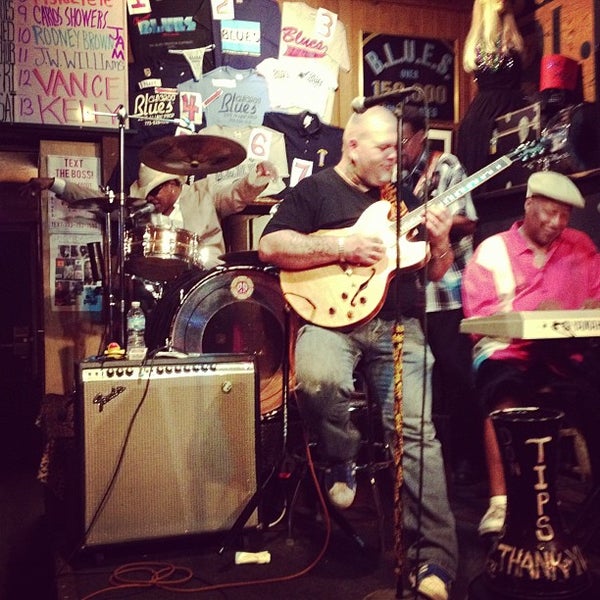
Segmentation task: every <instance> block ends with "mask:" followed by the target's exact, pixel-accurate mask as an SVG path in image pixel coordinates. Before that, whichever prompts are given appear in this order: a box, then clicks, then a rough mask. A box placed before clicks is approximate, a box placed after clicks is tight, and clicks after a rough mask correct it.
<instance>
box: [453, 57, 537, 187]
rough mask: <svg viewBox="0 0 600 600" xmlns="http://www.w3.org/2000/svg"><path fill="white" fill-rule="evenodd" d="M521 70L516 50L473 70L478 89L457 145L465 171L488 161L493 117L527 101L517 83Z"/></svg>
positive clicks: (489, 159)
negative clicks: (495, 61)
mask: <svg viewBox="0 0 600 600" xmlns="http://www.w3.org/2000/svg"><path fill="white" fill-rule="evenodd" d="M521 71H522V65H521V59H520V57H519V55H518V54H516V53H510V54H508V55H506V56H505V57H503V58H500V59H499V61H498V64H496V65H486V66H484V67H481V68H479V69H478V70H477V71H475V73H474V75H475V79H476V81H477V86H478V91H477V95H476V96H475V97H474V98H473V101H472V102H471V104H470V105H469V108H468V109H467V112H466V114H465V116H464V118H463V119H462V121H461V122H460V126H459V128H458V141H457V148H456V155H457V156H458V158H459V159H460V162H461V163H462V165H463V167H464V168H465V171H466V172H467V174H468V175H472V174H473V173H475V172H476V171H477V170H478V169H481V168H482V167H485V166H486V165H487V164H489V163H490V162H491V158H490V138H491V137H492V132H493V130H494V126H495V119H496V118H497V117H499V116H501V115H503V114H505V113H508V112H512V111H515V110H518V109H520V108H523V107H524V106H525V105H526V104H527V102H526V100H525V98H524V96H523V93H522V91H521V87H520V86H521Z"/></svg>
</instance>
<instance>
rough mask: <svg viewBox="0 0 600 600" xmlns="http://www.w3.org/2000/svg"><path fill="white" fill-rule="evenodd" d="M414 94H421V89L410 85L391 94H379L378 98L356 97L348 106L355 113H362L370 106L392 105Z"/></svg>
mask: <svg viewBox="0 0 600 600" xmlns="http://www.w3.org/2000/svg"><path fill="white" fill-rule="evenodd" d="M415 92H419V94H422V93H423V88H421V87H420V86H417V85H412V86H410V87H406V88H404V89H403V90H395V91H393V92H387V93H385V94H380V95H379V96H367V97H366V98H365V96H357V97H356V98H354V100H352V102H351V103H350V106H351V107H352V110H353V111H354V112H355V113H363V112H365V110H367V109H368V108H371V106H377V105H378V104H393V103H394V102H399V101H400V100H404V98H406V97H407V96H410V95H411V94H414V93H415Z"/></svg>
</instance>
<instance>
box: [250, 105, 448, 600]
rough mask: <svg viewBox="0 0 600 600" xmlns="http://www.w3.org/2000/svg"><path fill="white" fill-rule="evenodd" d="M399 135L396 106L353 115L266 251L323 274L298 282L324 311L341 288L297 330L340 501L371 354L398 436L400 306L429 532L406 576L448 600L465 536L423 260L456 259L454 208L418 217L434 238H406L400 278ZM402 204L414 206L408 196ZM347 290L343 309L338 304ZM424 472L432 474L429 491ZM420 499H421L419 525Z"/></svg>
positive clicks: (413, 464) (349, 474)
mask: <svg viewBox="0 0 600 600" xmlns="http://www.w3.org/2000/svg"><path fill="white" fill-rule="evenodd" d="M397 142H398V135H397V121H396V117H395V116H394V114H393V113H392V112H391V111H389V110H388V109H386V108H384V107H381V106H375V107H372V108H370V109H368V110H366V111H365V112H364V113H362V114H354V115H352V116H351V118H350V120H349V122H348V125H347V127H346V129H345V131H344V135H343V142H342V143H343V146H342V158H341V160H340V161H339V163H338V164H337V165H336V166H335V167H334V168H329V169H324V170H321V171H319V172H318V173H316V174H315V175H312V176H310V177H307V178H305V179H303V180H301V181H300V182H299V183H298V185H296V186H295V187H294V188H292V189H291V190H290V192H289V194H288V195H287V196H286V198H285V199H284V200H283V202H282V203H281V204H280V206H279V209H278V211H277V212H276V214H275V215H274V216H273V218H272V219H271V221H270V222H269V223H268V224H267V227H266V229H265V231H264V234H263V237H262V238H261V240H260V244H259V255H260V258H261V259H262V260H263V261H265V262H269V263H273V264H275V265H277V266H279V267H280V268H281V269H283V270H284V271H285V272H286V273H289V274H291V275H292V276H293V275H298V276H299V277H305V275H307V277H306V279H307V280H308V279H310V275H311V274H314V275H316V277H314V278H313V281H316V284H315V285H314V286H312V287H313V289H311V290H310V292H309V293H308V294H307V293H305V292H304V291H303V290H302V285H301V286H300V287H299V288H298V292H297V296H298V300H299V303H300V304H302V305H306V306H307V307H308V309H307V310H308V311H309V316H311V315H313V316H314V312H313V313H311V312H310V311H311V310H313V307H314V308H317V307H316V305H317V304H318V303H320V300H319V299H318V293H319V292H320V293H321V294H323V295H328V294H330V296H331V297H330V298H329V299H328V300H326V301H325V303H326V306H327V308H325V309H324V310H323V311H320V312H323V315H322V317H323V319H324V322H323V323H322V325H323V326H321V323H319V324H315V322H314V321H313V320H312V318H310V319H308V320H310V321H311V322H310V323H305V324H303V325H302V327H301V328H300V330H299V332H298V337H297V339H296V345H295V375H296V383H297V387H296V389H295V397H296V398H297V401H298V405H299V408H300V411H301V413H302V416H303V418H304V422H305V424H306V426H307V427H308V429H309V430H310V433H311V435H312V436H314V438H315V439H316V440H317V442H318V446H319V452H320V456H321V458H322V459H324V460H325V461H327V463H328V464H329V468H328V469H327V472H326V477H325V487H326V490H327V493H328V497H329V500H330V502H331V503H332V504H333V505H334V506H336V507H338V508H341V509H343V508H347V507H349V506H350V505H351V504H352V502H353V500H354V495H355V493H356V479H355V459H356V454H357V451H358V444H359V434H358V432H357V431H356V429H355V427H354V426H353V425H352V423H351V421H350V417H349V412H348V401H349V397H350V394H351V392H352V391H353V390H354V381H353V373H354V369H355V367H356V366H357V364H358V362H359V361H362V364H364V365H365V369H366V380H367V381H368V383H369V392H370V397H371V398H372V399H373V400H374V401H375V402H376V403H377V404H378V405H379V406H380V407H381V409H382V416H383V425H384V430H385V432H386V438H387V440H388V441H389V442H390V444H395V441H396V439H395V437H394V436H395V435H396V428H395V421H394V416H395V410H394V375H395V366H396V365H395V364H394V347H393V343H392V334H393V332H394V329H395V327H394V325H395V317H396V316H399V317H400V318H401V320H402V325H403V327H404V335H403V354H402V378H403V385H404V406H403V410H402V418H403V434H402V437H403V441H404V456H403V466H404V482H403V486H402V494H403V496H404V500H406V502H404V506H405V507H406V509H405V512H404V515H405V518H404V522H405V527H406V529H407V535H409V536H410V537H411V538H413V539H418V549H417V546H416V545H415V546H410V548H409V549H408V551H407V558H408V560H407V562H406V569H407V571H406V574H405V575H406V577H407V579H409V578H410V580H411V582H412V583H411V585H412V586H413V587H414V588H415V589H416V590H418V593H419V594H420V595H421V596H424V597H426V598H443V599H444V598H447V597H448V591H447V590H448V587H449V585H450V583H451V581H452V580H453V579H454V577H455V575H456V567H457V543H456V532H455V522H454V517H453V515H452V512H451V510H450V506H449V503H448V499H447V493H446V484H445V476H444V465H443V460H442V453H441V448H440V444H439V441H438V440H437V438H436V435H435V428H434V426H433V422H432V420H431V398H430V390H431V385H430V384H431V381H430V376H431V371H430V365H431V364H432V358H431V355H430V354H426V353H428V349H427V347H426V345H425V343H424V338H423V332H422V330H421V326H420V323H419V319H418V317H419V315H420V314H421V312H422V308H423V307H421V306H419V304H418V298H419V297H420V294H419V293H418V285H419V281H418V271H417V269H418V268H420V267H422V266H423V265H424V264H426V265H427V266H426V267H425V268H426V269H427V271H428V276H429V277H430V278H431V279H439V278H440V277H442V276H443V274H444V273H445V272H446V269H447V268H448V267H449V266H450V264H451V263H452V260H453V253H452V248H451V246H450V240H449V231H450V226H451V223H452V219H451V216H450V213H449V211H448V210H447V208H445V206H444V205H443V204H437V205H435V206H433V207H432V208H431V209H430V210H428V211H426V212H421V213H419V214H418V215H416V218H415V216H414V215H413V218H414V224H413V225H412V229H414V227H415V226H417V225H422V227H423V228H424V229H425V230H426V231H427V234H428V239H429V245H426V244H424V243H423V242H408V241H407V244H413V243H414V244H417V246H415V247H417V248H419V250H420V251H419V252H416V253H414V256H413V257H412V260H409V262H410V263H413V262H414V264H412V265H410V266H408V265H407V268H406V270H405V271H403V272H401V273H399V274H398V275H396V276H395V277H393V278H392V277H391V275H392V273H395V264H396V260H395V249H396V248H395V246H396V244H395V239H396V236H395V232H394V231H393V230H392V231H391V235H390V229H389V226H390V221H389V220H388V213H389V209H390V204H389V203H386V202H381V201H379V198H380V196H381V190H382V189H383V188H385V187H386V186H387V185H388V184H389V183H390V182H391V180H392V175H393V172H394V168H395V166H396V161H397V150H396V148H397ZM398 204H399V210H400V212H401V213H402V212H404V209H405V207H404V203H403V202H401V201H400V202H398ZM361 215H363V216H362V218H361ZM405 216H408V215H405ZM403 221H404V218H403ZM410 249H411V250H412V249H413V248H412V246H411V248H410ZM402 255H403V253H402ZM323 269H325V270H326V271H327V273H326V274H325V275H323ZM357 275H358V276H357ZM328 278H330V281H328ZM338 280H339V281H340V282H341V283H340V286H339V287H340V288H343V289H340V290H339V291H338V292H335V291H331V287H335V285H333V286H330V285H329V283H332V284H335V283H336V281H338ZM355 280H356V284H355ZM379 280H382V281H383V283H382V284H380V283H379ZM389 280H391V283H390V281H389ZM376 282H377V285H379V286H380V287H379V288H378V289H376V288H375V284H376ZM372 284H373V285H372ZM388 285H389V287H390V289H389V293H386V292H387V291H388V290H387V288H388ZM282 286H283V283H282ZM346 286H348V287H346ZM315 290H316V292H317V294H315V295H314V299H313V297H311V296H313V292H314V291H315ZM285 292H286V290H285V289H284V293H285ZM336 294H339V298H340V302H341V304H342V305H343V308H338V307H337V306H336V304H337V301H336V298H337V296H336ZM292 295H294V292H291V293H290V292H289V291H288V292H287V293H286V299H288V301H290V303H292ZM376 296H379V297H376ZM368 302H373V303H374V305H375V307H374V308H373V309H371V314H370V315H367V317H365V318H359V320H358V322H354V319H355V318H356V317H355V315H351V316H350V318H349V319H350V320H349V321H345V317H343V319H342V321H343V323H342V325H343V327H338V328H331V327H329V326H328V323H327V318H328V317H327V315H329V314H333V315H334V316H335V315H337V314H348V313H353V311H354V310H358V309H359V308H360V307H362V306H363V305H365V304H366V303H368ZM294 308H295V307H294ZM350 325H351V326H350ZM342 329H343V331H342ZM425 356H428V360H427V361H424V357H425ZM424 362H426V363H427V364H428V365H429V367H428V368H427V369H423V364H424ZM424 399H425V411H424V413H425V414H424V415H422V412H423V411H422V405H423V400H424ZM421 477H422V479H421ZM420 481H426V482H427V485H426V486H424V489H423V493H422V495H420V494H419V482H420ZM419 502H421V503H422V510H421V511H420V514H421V521H420V527H419V535H418V536H416V535H415V534H416V533H417V532H416V529H415V528H416V524H417V511H418V503H419ZM417 561H418V562H417Z"/></svg>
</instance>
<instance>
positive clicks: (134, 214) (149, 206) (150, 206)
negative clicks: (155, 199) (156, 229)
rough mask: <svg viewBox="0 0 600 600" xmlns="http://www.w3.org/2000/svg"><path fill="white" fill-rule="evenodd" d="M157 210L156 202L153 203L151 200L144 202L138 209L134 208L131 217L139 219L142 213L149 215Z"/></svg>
mask: <svg viewBox="0 0 600 600" xmlns="http://www.w3.org/2000/svg"><path fill="white" fill-rule="evenodd" d="M155 211H156V206H154V204H152V203H151V202H148V204H144V206H142V208H138V209H137V210H134V211H133V212H132V213H131V214H130V215H129V218H130V219H137V218H138V217H141V216H142V215H149V214H150V213H153V212H155Z"/></svg>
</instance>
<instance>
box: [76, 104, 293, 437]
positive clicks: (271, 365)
mask: <svg viewBox="0 0 600 600" xmlns="http://www.w3.org/2000/svg"><path fill="white" fill-rule="evenodd" d="M112 116H117V117H118V118H119V123H120V126H121V149H120V152H121V154H120V156H121V160H120V172H121V185H120V187H121V190H123V150H124V146H123V136H122V132H123V122H124V118H125V115H124V113H123V111H117V113H116V114H113V115H112ZM245 157H246V150H245V148H244V147H243V146H242V145H240V144H239V143H237V142H235V141H233V140H230V139H228V138H223V137H219V136H213V135H199V134H195V133H191V134H188V135H176V136H171V137H164V138H160V139H156V140H153V141H151V142H150V143H148V144H147V145H146V146H145V147H144V148H142V149H141V150H140V153H139V158H140V161H141V162H143V163H144V164H146V165H147V166H149V167H151V168H153V169H155V170H157V171H161V172H164V173H172V174H174V175H178V176H192V177H193V178H194V179H196V180H198V179H201V178H204V177H206V176H207V175H209V174H211V173H217V172H220V171H224V170H227V169H230V168H232V167H235V166H237V165H238V164H240V163H241V162H242V161H243V160H244V159H245ZM118 198H119V199H118V200H116V199H115V197H114V195H113V196H112V197H111V196H110V195H108V196H106V197H100V198H87V199H84V200H79V201H76V202H74V203H72V206H74V207H76V208H84V209H87V210H90V211H92V212H95V213H97V214H99V215H102V216H103V217H104V219H105V235H104V238H105V239H104V242H103V244H105V247H104V257H105V258H104V259H103V260H102V266H103V269H104V270H103V275H104V276H103V277H102V280H103V285H104V290H105V298H106V300H105V302H106V307H107V318H108V324H107V327H108V336H109V337H110V341H121V340H124V339H125V312H126V307H125V301H124V297H125V296H126V293H125V289H126V288H127V284H128V282H129V284H131V281H137V282H142V284H143V288H144V289H145V290H146V291H149V292H150V294H151V295H152V297H153V299H154V301H155V302H154V305H153V306H152V310H151V312H150V314H149V318H148V319H147V329H146V339H147V344H148V349H149V352H150V355H152V353H153V352H154V351H161V350H162V351H177V352H183V353H244V354H251V355H254V356H256V357H257V363H258V372H259V377H260V384H259V392H260V414H261V420H262V422H263V428H262V429H263V431H262V433H263V436H264V435H265V432H266V431H267V430H268V426H267V427H266V428H265V427H264V424H265V423H268V422H269V421H271V420H274V421H279V420H280V419H281V414H280V413H281V412H282V406H283V405H284V397H285V395H286V394H287V366H286V365H287V363H288V355H287V353H288V342H287V339H288V335H287V318H288V311H287V310H286V306H285V301H284V299H283V295H282V293H281V289H280V287H279V281H278V273H277V271H276V269H275V268H274V267H272V266H270V265H265V264H264V263H261V262H260V261H259V260H258V258H257V256H256V253H255V252H241V253H232V254H230V255H227V254H226V255H224V256H223V257H222V258H223V259H224V263H223V264H222V265H219V266H217V267H213V268H212V269H206V268H205V267H204V265H203V264H202V260H201V258H200V256H201V252H200V251H201V249H202V243H201V241H200V239H199V237H198V236H197V235H196V234H195V233H193V232H191V231H187V230H185V229H179V228H175V227H169V226H157V225H152V224H147V225H145V226H143V227H136V226H135V217H136V216H137V215H140V214H144V213H150V212H152V211H153V205H151V204H149V203H148V202H147V201H146V199H145V198H132V197H126V196H125V195H124V193H123V191H121V193H120V194H118ZM147 207H151V208H147ZM115 214H116V216H117V217H118V227H117V228H116V230H117V237H118V239H117V240H116V244H115V245H114V246H113V241H112V240H111V229H112V227H111V221H114V220H115ZM132 217H133V218H132ZM126 224H127V225H131V226H129V227H127V226H126ZM113 231H114V230H113ZM112 248H116V254H117V256H116V257H114V258H113V259H112V260H111V258H108V257H110V256H111V254H112V252H111V249H112ZM229 257H231V260H230V259H229ZM113 260H114V261H115V263H116V265H117V269H118V275H119V277H113V274H112V273H111V263H112V262H113ZM113 280H114V281H118V282H119V283H118V285H119V286H120V293H119V294H115V292H114V290H113ZM116 298H119V299H120V307H118V303H117V300H116ZM119 308H120V311H119ZM116 325H118V326H119V327H121V329H120V330H119V329H117V327H116ZM276 428H277V429H280V427H279V426H277V427H276ZM276 437H277V436H276ZM265 443H266V444H269V443H270V442H269V440H263V444H265Z"/></svg>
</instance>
